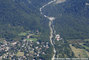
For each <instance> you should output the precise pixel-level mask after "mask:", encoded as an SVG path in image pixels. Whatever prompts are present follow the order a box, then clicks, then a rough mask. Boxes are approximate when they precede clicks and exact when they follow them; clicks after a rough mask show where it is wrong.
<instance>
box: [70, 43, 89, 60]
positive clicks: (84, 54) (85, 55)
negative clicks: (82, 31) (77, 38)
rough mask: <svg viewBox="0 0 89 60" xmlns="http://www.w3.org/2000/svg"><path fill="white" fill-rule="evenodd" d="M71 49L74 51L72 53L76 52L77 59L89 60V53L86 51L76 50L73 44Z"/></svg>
mask: <svg viewBox="0 0 89 60" xmlns="http://www.w3.org/2000/svg"><path fill="white" fill-rule="evenodd" d="M70 48H71V49H72V51H73V52H74V54H75V56H76V57H77V58H88V57H89V52H87V51H86V50H84V49H79V48H75V47H74V46H72V45H71V44H70Z"/></svg>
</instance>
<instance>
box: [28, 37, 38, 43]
mask: <svg viewBox="0 0 89 60" xmlns="http://www.w3.org/2000/svg"><path fill="white" fill-rule="evenodd" d="M26 40H28V41H33V42H36V41H37V39H36V38H29V39H26Z"/></svg>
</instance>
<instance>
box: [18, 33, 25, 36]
mask: <svg viewBox="0 0 89 60" xmlns="http://www.w3.org/2000/svg"><path fill="white" fill-rule="evenodd" d="M18 35H19V36H26V35H27V33H26V32H22V33H20V34H18Z"/></svg>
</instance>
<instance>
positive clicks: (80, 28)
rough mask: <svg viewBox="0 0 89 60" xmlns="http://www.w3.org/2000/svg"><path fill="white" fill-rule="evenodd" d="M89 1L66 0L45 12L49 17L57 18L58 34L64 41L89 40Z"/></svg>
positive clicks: (50, 6) (46, 8) (55, 23)
mask: <svg viewBox="0 0 89 60" xmlns="http://www.w3.org/2000/svg"><path fill="white" fill-rule="evenodd" d="M88 2H89V1H88V0H66V2H63V3H61V4H55V3H53V4H51V5H49V6H47V7H45V9H44V10H43V12H44V13H45V14H47V15H48V16H54V17H56V20H55V21H54V25H55V29H56V31H57V33H60V34H61V37H63V38H64V39H86V38H89V36H88V35H89V17H88V16H89V5H86V3H88Z"/></svg>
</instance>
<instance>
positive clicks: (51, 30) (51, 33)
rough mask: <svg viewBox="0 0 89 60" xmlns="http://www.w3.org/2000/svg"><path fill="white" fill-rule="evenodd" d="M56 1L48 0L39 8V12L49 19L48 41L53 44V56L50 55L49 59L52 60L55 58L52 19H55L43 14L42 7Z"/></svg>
mask: <svg viewBox="0 0 89 60" xmlns="http://www.w3.org/2000/svg"><path fill="white" fill-rule="evenodd" d="M56 1H57V0H52V1H50V2H48V3H47V4H45V5H43V6H42V7H41V8H40V13H41V14H42V15H43V16H44V17H45V18H47V19H49V28H50V36H49V38H50V43H51V45H52V46H53V56H52V59H51V60H54V59H55V55H56V49H55V46H54V41H53V37H54V35H53V34H55V29H54V25H53V21H54V20H55V17H52V16H47V15H45V14H43V12H42V9H44V8H45V7H46V6H48V5H50V4H52V3H54V2H56ZM62 1H64V0H61V1H60V3H61V2H62Z"/></svg>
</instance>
